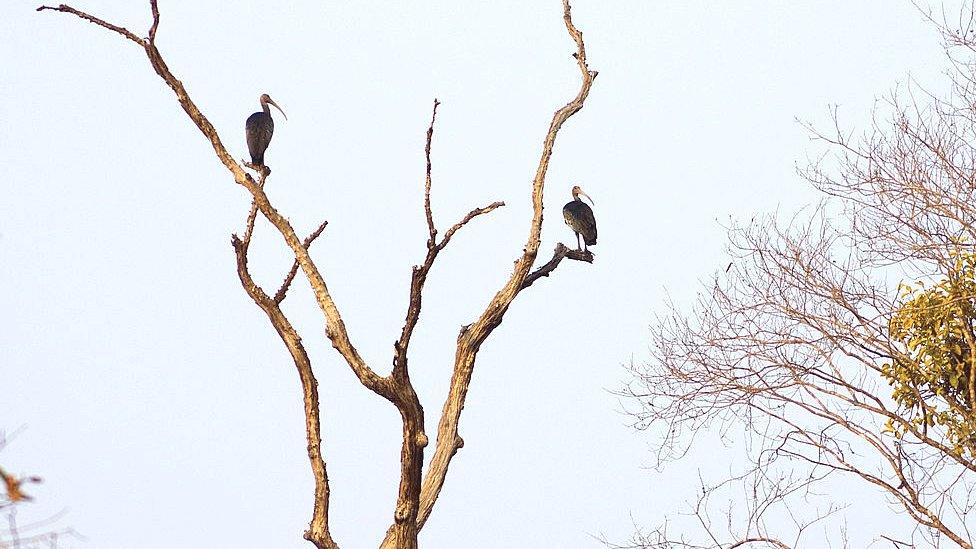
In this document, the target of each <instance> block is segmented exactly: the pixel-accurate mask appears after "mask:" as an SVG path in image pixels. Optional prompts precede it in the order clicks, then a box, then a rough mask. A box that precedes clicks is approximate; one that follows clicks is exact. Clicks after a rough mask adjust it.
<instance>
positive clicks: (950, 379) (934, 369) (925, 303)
mask: <svg viewBox="0 0 976 549" xmlns="http://www.w3.org/2000/svg"><path fill="white" fill-rule="evenodd" d="M953 267H954V268H953V269H951V272H950V273H949V274H947V275H946V277H945V278H944V279H943V280H941V281H940V282H938V283H936V284H933V285H926V284H923V283H921V282H917V283H915V284H903V285H901V287H900V296H901V299H902V305H901V306H900V307H899V309H898V310H897V311H896V312H895V313H894V314H893V315H892V317H891V320H890V322H889V326H888V327H889V333H890V335H891V338H892V339H893V340H895V341H897V342H900V343H901V344H902V346H903V349H901V352H900V353H898V354H899V356H897V357H896V358H895V359H894V360H892V362H890V363H888V364H885V365H884V366H882V375H883V376H884V377H885V379H886V380H887V381H888V382H889V383H890V384H891V385H892V387H893V388H894V392H893V393H892V397H893V398H894V399H895V401H896V402H897V403H898V404H899V405H900V406H901V407H902V408H903V410H904V411H905V413H906V414H907V415H906V416H905V420H906V421H907V422H908V425H900V424H896V423H895V422H889V423H888V425H887V427H886V430H887V431H891V432H893V433H894V434H895V435H897V436H903V435H904V434H905V432H906V431H907V430H908V429H909V426H912V427H915V428H916V429H918V430H919V431H921V432H924V433H926V434H928V435H933V434H934V433H933V432H932V431H933V429H937V430H938V431H940V432H942V433H944V436H945V437H946V439H947V442H948V443H949V444H951V445H952V446H953V447H954V448H955V451H956V452H959V454H970V455H973V456H976V413H974V407H973V403H974V402H976V376H974V372H976V370H974V368H973V366H974V361H976V354H974V352H973V350H974V348H976V330H974V327H976V255H972V254H966V255H962V254H960V255H958V256H957V257H956V261H955V264H954V266H953Z"/></svg>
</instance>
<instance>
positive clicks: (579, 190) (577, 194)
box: [573, 185, 596, 206]
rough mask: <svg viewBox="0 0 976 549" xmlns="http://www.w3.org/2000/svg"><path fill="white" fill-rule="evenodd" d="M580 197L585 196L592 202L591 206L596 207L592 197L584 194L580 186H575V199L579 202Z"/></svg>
mask: <svg viewBox="0 0 976 549" xmlns="http://www.w3.org/2000/svg"><path fill="white" fill-rule="evenodd" d="M580 195H583V196H585V197H586V199H587V200H589V201H590V204H593V205H594V206H596V204H595V203H594V202H593V199H592V198H590V195H588V194H586V193H584V192H583V189H581V188H580V186H579V185H574V186H573V198H575V199H576V200H579V197H580Z"/></svg>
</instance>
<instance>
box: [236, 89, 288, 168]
mask: <svg viewBox="0 0 976 549" xmlns="http://www.w3.org/2000/svg"><path fill="white" fill-rule="evenodd" d="M269 103H270V104H272V105H274V107H275V108H276V109H278V112H280V113H281V115H282V116H284V117H285V120H288V115H287V114H285V111H283V110H281V107H279V106H278V104H277V103H275V102H274V100H273V99H271V96H269V95H268V94H263V95H262V96H261V112H256V113H254V114H252V115H251V116H248V117H247V122H245V123H244V133H245V135H246V136H247V151H248V152H249V153H251V163H252V164H254V165H255V166H264V151H266V150H268V145H270V144H271V135H272V134H274V119H272V118H271V109H269V108H268V104H269Z"/></svg>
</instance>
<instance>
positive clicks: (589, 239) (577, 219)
mask: <svg viewBox="0 0 976 549" xmlns="http://www.w3.org/2000/svg"><path fill="white" fill-rule="evenodd" d="M581 194H582V195H583V196H585V197H586V198H590V197H589V195H587V194H586V193H584V192H583V190H582V189H580V188H579V187H573V200H572V201H571V202H567V203H566V205H565V206H563V219H565V220H566V224H567V225H569V228H570V229H573V232H575V233H576V248H577V249H579V243H580V242H579V237H580V235H582V236H583V243H584V246H583V249H586V246H593V245H595V244H596V218H595V217H593V209H592V208H590V207H589V205H587V204H586V203H585V202H583V201H582V200H580V197H579V195H581ZM591 202H592V200H591Z"/></svg>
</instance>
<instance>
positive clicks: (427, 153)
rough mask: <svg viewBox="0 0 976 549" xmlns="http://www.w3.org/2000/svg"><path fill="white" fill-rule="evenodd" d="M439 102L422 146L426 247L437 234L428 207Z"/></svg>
mask: <svg viewBox="0 0 976 549" xmlns="http://www.w3.org/2000/svg"><path fill="white" fill-rule="evenodd" d="M440 104H441V102H440V101H438V100H437V99H434V109H433V113H432V114H431V115H430V126H429V127H428V128H427V144H426V145H425V146H424V156H425V157H426V158H427V179H426V181H425V183H424V214H425V215H426V216H427V232H428V233H429V234H430V238H429V239H428V240H427V247H428V248H429V247H431V246H433V245H434V242H435V237H436V236H437V229H435V228H434V214H433V212H432V211H431V208H430V183H431V176H430V172H431V163H430V145H431V142H432V141H433V139H434V122H435V121H436V120H437V107H438V106H440Z"/></svg>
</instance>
